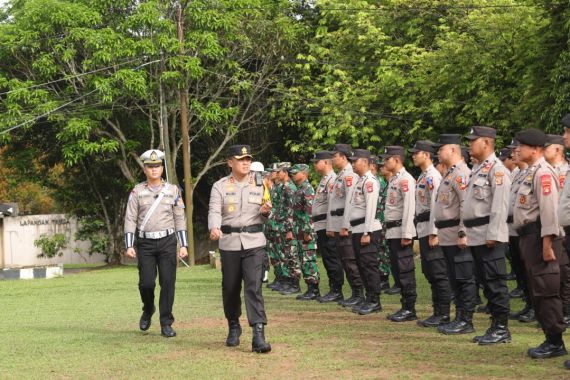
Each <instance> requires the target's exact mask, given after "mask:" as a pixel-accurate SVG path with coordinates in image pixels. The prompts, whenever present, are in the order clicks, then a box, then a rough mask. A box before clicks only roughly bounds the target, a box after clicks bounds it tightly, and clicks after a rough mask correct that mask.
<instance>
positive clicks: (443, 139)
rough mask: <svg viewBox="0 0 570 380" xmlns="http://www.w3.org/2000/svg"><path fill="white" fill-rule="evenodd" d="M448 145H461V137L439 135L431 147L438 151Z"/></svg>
mask: <svg viewBox="0 0 570 380" xmlns="http://www.w3.org/2000/svg"><path fill="white" fill-rule="evenodd" d="M448 144H453V145H461V135H456V134H443V135H439V141H438V142H437V143H435V144H433V146H434V148H435V149H439V148H441V147H442V146H444V145H448Z"/></svg>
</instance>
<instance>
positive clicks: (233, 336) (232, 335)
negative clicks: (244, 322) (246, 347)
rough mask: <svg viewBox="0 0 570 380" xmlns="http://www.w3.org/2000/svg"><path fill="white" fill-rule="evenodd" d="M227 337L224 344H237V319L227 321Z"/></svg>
mask: <svg viewBox="0 0 570 380" xmlns="http://www.w3.org/2000/svg"><path fill="white" fill-rule="evenodd" d="M228 327H229V332H228V337H227V338H226V346H228V347H235V346H239V337H240V336H241V326H240V324H239V321H238V320H235V319H232V320H229V321H228Z"/></svg>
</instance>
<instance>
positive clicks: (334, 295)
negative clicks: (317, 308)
mask: <svg viewBox="0 0 570 380" xmlns="http://www.w3.org/2000/svg"><path fill="white" fill-rule="evenodd" d="M317 300H318V301H319V302H320V303H329V302H338V301H342V300H343V295H342V287H340V286H338V285H333V286H332V287H331V290H330V292H328V293H327V294H325V295H324V296H322V297H319V298H318V299H317Z"/></svg>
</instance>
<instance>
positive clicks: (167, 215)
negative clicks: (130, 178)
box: [125, 181, 186, 234]
mask: <svg viewBox="0 0 570 380" xmlns="http://www.w3.org/2000/svg"><path fill="white" fill-rule="evenodd" d="M166 185H167V184H166V182H164V181H162V186H161V187H160V188H159V189H158V190H153V189H152V188H150V187H149V186H148V183H147V182H142V183H139V184H138V185H136V186H135V188H134V189H133V190H132V191H131V194H130V196H129V200H128V202H127V211H126V213H125V233H133V234H134V233H135V232H136V231H137V229H140V227H141V225H142V222H143V220H144V218H145V216H146V214H147V212H148V210H149V209H150V208H151V207H152V204H153V203H154V201H155V199H157V198H158V196H159V194H160V192H161V191H162V190H163V189H165V186H166ZM168 229H174V230H176V231H185V230H186V214H185V212H184V201H183V200H182V196H181V194H180V190H179V189H178V186H175V185H172V184H168V186H167V187H166V190H165V194H164V197H163V198H162V199H161V200H160V203H159V205H158V207H156V209H155V210H154V212H153V213H152V215H151V217H150V218H149V220H148V222H147V223H146V225H145V227H144V232H160V231H165V230H168Z"/></svg>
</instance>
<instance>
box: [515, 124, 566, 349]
mask: <svg viewBox="0 0 570 380" xmlns="http://www.w3.org/2000/svg"><path fill="white" fill-rule="evenodd" d="M515 138H516V139H517V141H518V142H519V145H518V147H517V151H518V156H519V158H520V159H521V160H522V161H524V162H526V163H527V164H528V166H529V167H528V170H527V176H526V178H525V180H524V182H523V183H522V184H521V186H520V188H519V191H518V194H517V198H518V201H517V204H516V206H515V210H514V213H513V227H514V228H516V230H517V233H518V234H519V239H520V248H521V254H522V257H523V260H524V263H525V268H526V271H527V278H528V281H529V284H528V285H529V291H530V294H531V296H532V300H533V304H534V307H535V311H536V319H537V320H538V322H539V323H540V326H541V327H542V330H543V331H544V334H545V335H546V340H545V341H544V342H543V343H542V344H541V345H539V346H538V347H535V348H531V349H529V350H528V355H529V356H530V357H532V358H551V357H555V356H561V355H566V354H567V352H566V348H565V347H564V342H563V341H562V333H563V332H564V330H565V329H566V326H565V325H564V322H563V319H562V301H561V299H560V267H559V265H558V263H557V261H556V257H557V256H558V255H561V254H562V244H561V243H562V241H561V240H558V239H556V237H558V236H559V235H560V225H559V223H558V215H557V213H556V211H557V210H556V209H557V207H558V183H557V178H556V172H555V171H554V168H553V167H552V166H551V165H550V164H548V163H547V162H546V160H545V159H544V155H543V154H544V153H543V151H544V144H545V143H546V135H545V134H544V132H542V131H540V130H538V129H534V128H531V129H526V130H524V131H521V132H519V133H517V135H516V137H515Z"/></svg>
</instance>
